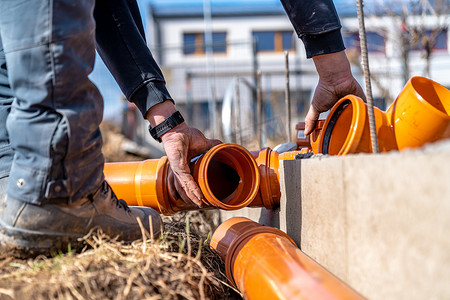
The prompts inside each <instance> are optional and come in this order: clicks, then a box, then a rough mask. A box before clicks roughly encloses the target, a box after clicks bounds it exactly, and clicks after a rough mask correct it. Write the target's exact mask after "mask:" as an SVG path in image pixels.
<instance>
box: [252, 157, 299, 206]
mask: <svg viewBox="0 0 450 300" xmlns="http://www.w3.org/2000/svg"><path fill="white" fill-rule="evenodd" d="M251 153H252V155H253V157H254V158H255V160H256V164H257V165H258V168H259V174H260V176H261V186H260V188H259V192H258V194H257V195H256V197H255V200H253V202H252V203H251V204H250V205H249V207H262V206H264V207H266V208H269V209H271V208H274V207H277V206H278V205H280V199H281V190H280V172H279V167H280V160H290V159H295V156H296V155H297V154H298V153H301V151H290V152H285V153H281V154H278V152H276V151H273V150H272V149H270V148H263V149H261V150H260V151H252V152H251Z"/></svg>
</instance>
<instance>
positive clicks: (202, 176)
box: [198, 143, 260, 210]
mask: <svg viewBox="0 0 450 300" xmlns="http://www.w3.org/2000/svg"><path fill="white" fill-rule="evenodd" d="M227 151H234V153H235V154H239V155H240V156H241V157H240V158H241V159H242V160H243V161H244V162H245V163H246V164H247V165H246V167H247V171H245V170H244V167H243V166H242V165H241V164H240V163H238V162H237V159H236V158H235V157H233V155H232V154H230V153H228V152H227ZM220 152H222V153H221V154H222V155H224V156H226V157H227V158H229V159H230V160H231V161H233V162H235V167H234V168H235V170H236V168H237V170H236V172H238V175H239V177H240V182H241V181H243V176H244V175H248V176H249V177H250V178H251V180H252V184H251V185H252V186H251V188H250V190H249V192H248V193H247V195H242V193H243V189H244V185H243V184H239V185H238V187H237V188H236V190H235V192H233V193H232V194H230V195H229V196H227V197H226V198H225V199H223V200H220V199H218V198H217V197H216V196H215V195H214V193H213V192H212V189H211V186H210V185H209V182H208V170H209V168H208V167H209V164H210V162H211V161H212V159H213V158H214V156H215V155H217V154H218V153H220ZM248 172H251V173H250V174H249V173H248ZM198 184H199V186H200V188H201V190H202V192H203V195H204V196H205V200H206V201H207V202H209V203H210V204H211V205H213V206H215V207H218V208H221V209H224V210H237V209H241V208H244V207H246V206H248V205H249V204H250V203H251V202H252V201H253V200H254V199H255V197H256V195H257V194H258V191H259V187H260V175H259V170H258V166H257V164H256V161H255V159H254V158H253V156H252V155H251V153H250V152H249V151H248V150H247V149H245V148H244V147H242V146H240V145H238V144H233V143H224V144H220V145H217V146H215V147H213V148H211V149H210V150H209V151H208V152H206V153H205V154H204V155H203V156H202V158H201V161H200V167H199V176H198ZM244 196H245V197H244ZM235 197H240V198H242V199H243V200H242V201H237V202H238V203H237V204H228V203H224V201H229V202H234V201H233V199H234V198H235ZM229 198H231V199H229Z"/></svg>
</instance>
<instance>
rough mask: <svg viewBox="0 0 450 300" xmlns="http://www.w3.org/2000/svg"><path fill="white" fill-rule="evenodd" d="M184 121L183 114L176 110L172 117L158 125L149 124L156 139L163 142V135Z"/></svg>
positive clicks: (151, 133) (149, 129)
mask: <svg viewBox="0 0 450 300" xmlns="http://www.w3.org/2000/svg"><path fill="white" fill-rule="evenodd" d="M183 122H184V119H183V116H182V115H181V113H180V112H179V111H176V112H174V113H173V114H172V115H171V116H170V117H168V118H167V119H165V120H164V121H163V122H162V123H160V124H158V125H156V126H155V127H152V126H151V125H148V131H149V132H150V135H151V136H152V137H153V138H154V139H155V140H157V141H158V142H160V143H161V142H162V140H161V136H162V135H163V134H164V133H166V132H167V131H169V130H170V129H172V128H175V127H176V126H178V125H180V124H181V123H183Z"/></svg>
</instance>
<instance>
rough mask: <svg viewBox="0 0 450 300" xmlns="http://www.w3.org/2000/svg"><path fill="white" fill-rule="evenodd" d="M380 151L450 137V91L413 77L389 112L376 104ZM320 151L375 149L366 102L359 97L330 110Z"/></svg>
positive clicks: (342, 100) (367, 150) (342, 153)
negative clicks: (373, 147) (372, 143)
mask: <svg viewBox="0 0 450 300" xmlns="http://www.w3.org/2000/svg"><path fill="white" fill-rule="evenodd" d="M374 116H375V127H376V131H377V140H378V145H379V150H380V152H386V151H391V150H402V149H405V148H416V147H420V146H423V145H424V144H426V143H429V142H435V141H437V140H440V139H445V138H449V137H450V91H449V90H448V89H446V88H445V87H443V86H442V85H440V84H438V83H436V82H434V81H432V80H430V79H427V78H424V77H413V78H411V79H410V80H409V81H408V82H407V84H406V85H405V87H404V88H403V90H402V92H401V93H400V95H399V96H398V97H397V99H396V100H395V101H394V102H393V103H392V105H391V106H390V107H389V109H388V110H387V112H383V111H381V110H379V109H378V108H376V107H374ZM318 152H319V153H324V154H331V155H345V154H350V153H360V152H366V153H370V152H373V151H372V146H371V142H370V131H369V121H368V116H367V109H366V104H365V103H364V101H363V100H362V99H360V98H358V97H356V96H353V95H348V96H346V97H344V98H342V99H340V100H339V101H338V102H337V103H336V104H335V105H334V106H333V108H332V109H331V111H330V113H329V115H328V117H327V119H326V120H325V124H324V125H323V129H322V133H321V134H320V138H319V145H318Z"/></svg>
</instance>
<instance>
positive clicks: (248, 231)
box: [210, 217, 297, 286]
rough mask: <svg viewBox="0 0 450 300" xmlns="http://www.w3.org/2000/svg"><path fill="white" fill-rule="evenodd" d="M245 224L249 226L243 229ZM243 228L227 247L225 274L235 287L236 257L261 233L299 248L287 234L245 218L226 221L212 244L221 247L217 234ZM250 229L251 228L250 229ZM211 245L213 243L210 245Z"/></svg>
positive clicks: (218, 228) (218, 229) (217, 231)
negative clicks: (271, 235)
mask: <svg viewBox="0 0 450 300" xmlns="http://www.w3.org/2000/svg"><path fill="white" fill-rule="evenodd" d="M244 223H248V224H247V226H245V227H242V225H243V224H244ZM233 226H235V227H238V228H239V227H241V228H239V229H240V230H237V231H235V232H234V233H235V235H234V236H235V237H234V239H233V240H231V242H230V243H229V245H228V247H227V251H226V254H225V273H226V275H227V277H228V279H230V281H231V282H232V283H233V285H234V286H237V285H236V282H235V280H234V275H233V263H234V261H235V256H236V255H237V252H239V251H240V250H241V248H242V247H241V246H243V245H244V244H245V243H246V242H248V241H249V240H250V239H251V238H252V237H254V236H256V235H257V234H261V233H269V234H274V235H276V236H279V237H283V238H286V239H287V240H288V241H289V242H291V243H292V244H293V245H294V246H295V247H297V245H296V244H295V242H294V240H293V239H292V238H291V237H290V236H289V235H288V234H287V233H285V232H283V231H281V230H279V229H277V228H274V227H270V226H264V225H261V224H259V223H257V222H255V221H252V220H250V219H248V218H245V217H234V218H230V219H228V220H226V221H225V222H223V223H222V224H220V225H219V227H217V229H216V231H215V232H214V234H213V236H212V238H211V242H213V241H214V244H215V245H217V246H218V245H219V241H216V240H215V238H214V237H215V234H216V233H218V234H221V233H222V234H223V233H225V235H226V232H228V230H230V228H231V227H233ZM249 227H250V228H249ZM210 245H211V243H210ZM211 248H212V249H214V250H215V251H216V248H215V247H214V245H211Z"/></svg>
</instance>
